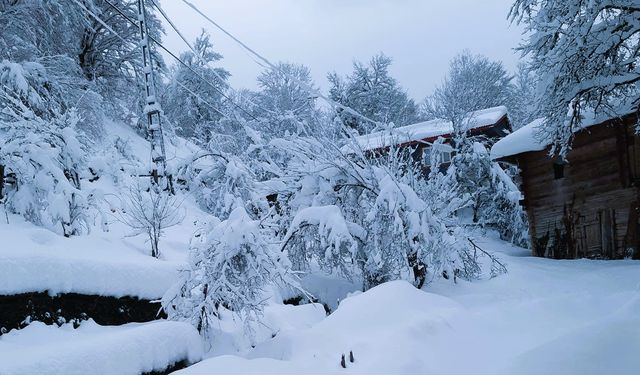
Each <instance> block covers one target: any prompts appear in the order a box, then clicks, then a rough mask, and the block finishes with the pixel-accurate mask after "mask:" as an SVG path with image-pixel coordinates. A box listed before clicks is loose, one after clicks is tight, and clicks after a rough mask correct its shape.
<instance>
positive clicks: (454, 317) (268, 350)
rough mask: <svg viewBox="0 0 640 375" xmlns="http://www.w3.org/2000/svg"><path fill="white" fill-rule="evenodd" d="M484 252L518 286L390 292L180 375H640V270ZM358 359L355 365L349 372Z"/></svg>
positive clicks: (386, 288)
mask: <svg viewBox="0 0 640 375" xmlns="http://www.w3.org/2000/svg"><path fill="white" fill-rule="evenodd" d="M482 246H483V247H484V248H486V249H492V250H495V251H498V252H501V253H502V254H501V257H502V259H503V260H504V261H505V262H506V263H508V267H509V274H508V275H506V276H503V277H500V278H498V279H494V280H489V281H481V282H476V283H471V284H470V283H459V284H458V285H452V284H450V283H445V282H438V283H436V284H435V285H430V286H429V287H428V290H429V293H425V292H421V291H417V290H415V289H413V288H412V287H410V286H409V285H408V284H405V283H401V282H396V283H389V284H386V285H383V286H381V287H378V288H375V289H373V290H371V291H369V292H367V293H364V294H361V295H358V296H355V297H351V298H349V299H346V300H345V301H343V303H342V304H341V306H340V308H339V309H338V310H337V311H336V312H335V313H334V314H332V315H331V316H329V317H328V318H326V319H324V320H323V321H321V322H319V323H317V324H315V325H313V326H312V327H310V328H308V329H302V330H300V329H298V330H296V331H293V330H291V331H283V332H281V333H280V334H279V335H278V336H277V337H276V338H275V339H273V340H269V341H267V342H265V343H263V344H261V345H259V346H258V347H257V348H256V349H255V350H253V351H252V352H251V353H249V354H248V355H247V356H246V358H242V357H239V356H221V357H214V358H211V359H209V360H206V361H204V362H202V363H200V364H197V365H195V366H193V367H191V368H188V369H185V370H183V371H181V372H179V374H183V375H193V374H211V373H225V372H227V373H228V372H229V371H231V372H232V373H242V374H247V375H249V374H300V373H305V374H367V375H371V374H381V375H383V374H444V373H447V374H471V373H473V374H519V375H520V374H563V375H571V374H576V375H578V374H580V375H586V374H594V375H595V374H603V373H607V374H622V375H624V374H630V375H631V374H637V373H638V369H640V262H633V261H588V260H579V261H554V260H548V259H538V258H531V257H527V256H524V255H525V253H524V252H523V251H522V250H519V249H514V248H510V247H509V246H505V245H504V244H503V243H501V242H499V241H493V240H488V239H487V240H484V241H483V242H482ZM349 351H353V352H354V356H355V363H353V364H350V363H347V365H348V368H347V369H342V368H341V367H340V366H339V361H340V356H341V354H342V353H346V354H347V355H348V353H349ZM347 358H348V356H347Z"/></svg>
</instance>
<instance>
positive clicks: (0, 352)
mask: <svg viewBox="0 0 640 375" xmlns="http://www.w3.org/2000/svg"><path fill="white" fill-rule="evenodd" d="M202 356H203V350H202V342H201V341H200V337H199V336H198V333H197V332H196V330H195V329H194V328H193V327H192V326H191V325H189V324H186V323H177V322H166V321H161V322H154V323H146V324H127V325H124V326H118V327H107V326H99V325H97V324H96V323H94V322H93V321H88V322H85V323H83V324H82V325H81V326H80V327H79V328H78V329H73V327H71V326H70V325H65V326H63V327H61V328H58V327H55V326H46V325H44V324H43V323H38V322H35V323H32V324H31V325H29V326H28V327H26V328H25V329H23V330H19V331H11V332H9V333H8V334H6V335H3V336H2V339H1V340H0V374H12V375H21V374H25V375H27V374H29V375H32V374H65V375H73V374H105V375H108V374H140V373H144V372H150V371H159V370H164V369H166V368H167V367H169V366H171V365H172V364H174V363H176V362H180V361H183V360H187V361H188V362H189V363H194V362H197V361H199V360H200V359H201V358H202Z"/></svg>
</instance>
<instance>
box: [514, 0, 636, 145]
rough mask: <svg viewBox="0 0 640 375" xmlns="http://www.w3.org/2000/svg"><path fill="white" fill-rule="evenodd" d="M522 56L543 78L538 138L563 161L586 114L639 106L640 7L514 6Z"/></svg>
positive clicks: (631, 3) (607, 0)
mask: <svg viewBox="0 0 640 375" xmlns="http://www.w3.org/2000/svg"><path fill="white" fill-rule="evenodd" d="M510 19H511V20H512V22H516V23H519V24H523V25H524V26H525V30H526V32H527V40H526V41H525V43H524V44H523V45H522V46H521V50H522V52H523V53H524V54H525V55H527V56H528V57H529V58H530V59H531V66H532V67H533V68H534V69H535V70H536V72H537V73H538V74H539V75H540V78H541V80H540V83H541V98H542V100H541V102H540V112H541V113H542V114H544V115H545V117H546V120H545V122H544V125H543V126H542V127H541V129H540V130H541V131H540V134H539V136H540V137H541V138H544V140H548V141H550V142H551V143H553V144H554V148H553V150H552V152H557V153H560V154H561V155H566V153H567V152H568V151H569V149H570V143H571V140H572V138H573V133H574V131H576V130H577V129H578V128H579V126H580V123H581V121H582V117H583V115H584V114H585V112H589V111H593V112H595V114H596V115H602V116H604V115H606V116H608V117H616V116H620V115H623V114H626V113H628V112H630V111H633V110H635V109H637V108H638V106H639V105H640V90H639V89H638V82H639V81H640V68H639V67H640V48H639V47H640V21H638V20H640V6H638V2H637V1H636V0H594V1H583V0H567V1H548V0H516V1H515V2H514V4H513V7H512V8H511V12H510Z"/></svg>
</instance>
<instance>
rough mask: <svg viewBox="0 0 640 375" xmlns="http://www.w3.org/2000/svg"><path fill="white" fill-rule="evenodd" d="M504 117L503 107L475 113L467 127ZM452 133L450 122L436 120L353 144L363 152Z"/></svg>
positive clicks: (345, 149) (367, 136) (365, 137)
mask: <svg viewBox="0 0 640 375" xmlns="http://www.w3.org/2000/svg"><path fill="white" fill-rule="evenodd" d="M506 115H507V108H506V107H504V106H500V107H494V108H488V109H483V110H480V111H476V112H473V113H472V114H471V116H470V120H469V121H468V124H467V127H468V129H469V130H472V129H477V128H481V127H484V126H489V125H494V124H495V123H497V122H498V121H499V120H500V119H501V118H502V117H504V116H506ZM452 133H453V124H452V123H451V122H449V121H445V120H438V119H436V120H431V121H425V122H420V123H417V124H413V125H407V126H402V127H398V128H394V129H390V130H384V131H380V132H376V133H371V134H365V135H361V136H359V137H356V138H355V144H356V145H357V147H359V148H360V149H361V150H363V151H370V150H376V149H380V148H385V147H389V146H392V145H399V144H404V143H407V142H415V141H421V140H425V139H432V138H437V137H440V136H446V135H449V134H452ZM353 146H354V145H352V144H347V145H346V146H344V147H343V149H342V151H343V152H344V153H349V152H353Z"/></svg>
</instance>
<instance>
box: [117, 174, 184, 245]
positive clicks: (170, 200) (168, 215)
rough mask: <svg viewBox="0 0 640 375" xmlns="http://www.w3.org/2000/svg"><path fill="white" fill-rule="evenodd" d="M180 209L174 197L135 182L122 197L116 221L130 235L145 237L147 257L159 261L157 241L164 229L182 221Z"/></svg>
mask: <svg viewBox="0 0 640 375" xmlns="http://www.w3.org/2000/svg"><path fill="white" fill-rule="evenodd" d="M180 206H181V205H180V202H179V201H178V199H177V198H176V196H174V195H172V194H171V193H169V192H168V191H163V190H160V189H159V187H158V186H157V185H156V184H152V183H148V184H142V183H137V184H133V185H132V186H131V187H130V188H129V190H128V191H127V192H125V193H124V194H123V200H122V207H121V210H120V212H119V213H118V215H117V218H118V220H119V221H121V222H122V223H124V224H125V225H127V226H128V227H129V228H130V229H131V230H132V233H131V235H132V236H137V235H141V234H142V235H146V236H147V240H148V241H149V244H150V245H151V256H152V257H154V258H160V238H161V237H162V236H163V235H164V232H165V230H166V229H167V228H171V227H173V226H176V225H178V224H180V223H181V222H182V220H183V219H184V213H183V212H182V211H181V209H180Z"/></svg>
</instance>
